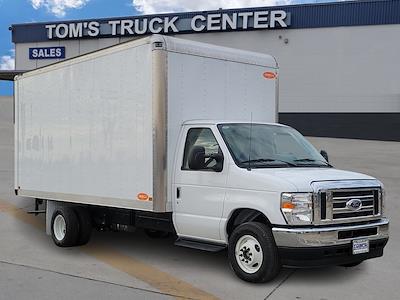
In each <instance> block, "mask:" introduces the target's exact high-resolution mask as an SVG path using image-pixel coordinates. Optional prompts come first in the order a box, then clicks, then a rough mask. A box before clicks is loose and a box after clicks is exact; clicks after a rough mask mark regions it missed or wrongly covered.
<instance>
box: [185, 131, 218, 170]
mask: <svg viewBox="0 0 400 300" xmlns="http://www.w3.org/2000/svg"><path fill="white" fill-rule="evenodd" d="M222 163H223V156H222V151H221V148H220V147H219V145H218V142H217V140H216V139H215V137H214V134H213V133H212V131H211V129H210V128H191V129H189V131H188V133H187V137H186V142H185V151H184V154H183V163H182V170H214V171H221V170H222Z"/></svg>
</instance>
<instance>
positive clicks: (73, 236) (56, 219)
mask: <svg viewBox="0 0 400 300" xmlns="http://www.w3.org/2000/svg"><path fill="white" fill-rule="evenodd" d="M78 236H79V221H78V217H77V215H76V213H75V211H74V210H73V209H72V208H70V207H60V208H57V209H56V210H55V211H54V213H53V216H52V218H51V237H52V238H53V241H54V243H55V244H56V245H57V246H58V247H72V246H75V245H76V244H77V241H78Z"/></svg>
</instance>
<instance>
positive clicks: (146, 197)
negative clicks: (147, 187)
mask: <svg viewBox="0 0 400 300" xmlns="http://www.w3.org/2000/svg"><path fill="white" fill-rule="evenodd" d="M137 198H138V200H140V201H147V200H149V195H147V194H146V193H139V194H137Z"/></svg>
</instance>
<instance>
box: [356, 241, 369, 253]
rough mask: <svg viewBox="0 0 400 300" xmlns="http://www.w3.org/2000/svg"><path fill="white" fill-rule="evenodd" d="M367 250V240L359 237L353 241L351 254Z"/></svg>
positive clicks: (366, 251)
mask: <svg viewBox="0 0 400 300" xmlns="http://www.w3.org/2000/svg"><path fill="white" fill-rule="evenodd" d="M368 252H369V240H367V239H361V240H354V241H353V254H361V253H368Z"/></svg>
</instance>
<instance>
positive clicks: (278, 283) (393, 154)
mask: <svg viewBox="0 0 400 300" xmlns="http://www.w3.org/2000/svg"><path fill="white" fill-rule="evenodd" d="M309 140H310V141H311V142H312V143H313V144H314V145H315V146H316V147H317V148H318V149H324V150H327V152H328V154H329V156H330V162H331V163H332V164H333V165H334V166H335V167H337V168H341V169H347V170H353V171H358V172H362V173H366V174H369V175H372V176H374V177H377V178H378V179H379V180H381V181H382V182H383V183H384V185H385V187H386V199H387V200H386V207H385V211H386V213H387V215H388V216H389V217H390V221H391V224H390V240H389V243H388V245H387V247H386V248H385V254H384V256H383V257H382V258H377V259H373V260H369V261H366V262H364V263H363V264H361V265H359V266H357V267H354V268H343V267H329V268H320V269H283V270H282V272H281V273H280V275H279V276H278V278H276V279H275V280H274V281H272V282H269V283H264V284H250V283H246V282H243V281H241V280H239V279H238V278H237V277H236V276H235V275H234V274H233V272H232V271H231V270H230V268H229V265H228V259H227V254H226V252H225V251H222V252H220V253H216V254H215V253H208V252H202V251H198V250H191V249H185V248H179V247H176V246H174V245H173V242H174V240H173V239H172V238H166V239H151V238H149V237H147V236H146V235H145V234H144V233H143V232H142V231H141V230H137V231H135V232H132V233H122V232H119V233H114V232H94V234H93V237H92V239H91V241H90V242H89V244H88V245H87V246H83V247H76V248H58V247H56V246H55V245H54V244H53V242H52V241H51V238H50V237H48V236H46V234H45V222H44V216H43V215H40V216H37V217H36V216H34V215H30V214H29V215H28V214H27V213H26V212H27V211H29V210H32V209H33V207H34V203H33V201H32V200H31V199H26V198H21V197H15V196H14V187H13V174H14V171H13V159H14V158H13V126H12V105H11V102H7V101H3V102H2V103H0V228H1V230H0V299H91V298H93V299H111V298H112V299H128V298H130V299H169V298H175V299H316V300H323V299H324V300H325V299H326V300H333V299H340V300H343V299H363V300H364V299H389V300H390V299H393V300H395V299H399V292H400V286H399V278H398V272H399V271H398V270H400V259H399V253H400V242H399V235H400V233H399V232H400V218H398V217H397V215H398V214H399V213H400V207H399V201H398V195H399V194H400V143H396V142H381V141H362V140H346V139H331V138H309Z"/></svg>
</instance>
